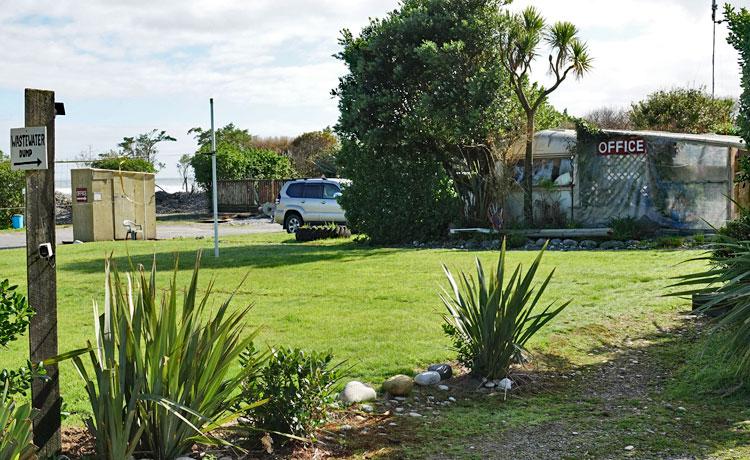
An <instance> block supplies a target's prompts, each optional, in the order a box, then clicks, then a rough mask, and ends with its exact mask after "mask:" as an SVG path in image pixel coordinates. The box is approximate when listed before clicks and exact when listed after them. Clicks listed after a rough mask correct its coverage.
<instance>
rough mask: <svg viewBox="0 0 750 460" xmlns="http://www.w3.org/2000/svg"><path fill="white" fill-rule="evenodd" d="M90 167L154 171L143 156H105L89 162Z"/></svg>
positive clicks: (151, 164) (152, 166) (152, 165)
mask: <svg viewBox="0 0 750 460" xmlns="http://www.w3.org/2000/svg"><path fill="white" fill-rule="evenodd" d="M91 167H92V168H99V169H112V170H115V171H135V172H146V173H155V172H156V168H155V167H154V164H153V163H151V162H150V161H148V160H146V159H145V158H135V157H107V158H101V159H99V160H95V161H92V162H91Z"/></svg>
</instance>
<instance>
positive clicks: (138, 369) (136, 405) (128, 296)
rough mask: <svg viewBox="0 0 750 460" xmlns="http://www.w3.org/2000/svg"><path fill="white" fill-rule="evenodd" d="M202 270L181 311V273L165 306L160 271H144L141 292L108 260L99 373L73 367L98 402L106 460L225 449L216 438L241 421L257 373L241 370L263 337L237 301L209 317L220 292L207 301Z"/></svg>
mask: <svg viewBox="0 0 750 460" xmlns="http://www.w3.org/2000/svg"><path fill="white" fill-rule="evenodd" d="M199 266H200V253H198V254H197V256H196V262H195V269H194V271H193V277H192V280H191V283H190V286H189V287H188V288H187V290H186V291H185V293H184V298H183V301H182V304H181V305H180V306H178V296H177V272H178V264H177V263H175V269H174V272H173V276H172V280H171V283H170V286H169V289H168V290H167V291H166V292H165V293H164V294H163V295H162V296H161V301H160V302H159V301H157V293H158V292H159V290H158V289H157V285H156V262H155V261H154V263H153V266H152V268H151V273H150V276H147V275H146V274H145V273H144V271H143V269H142V267H141V269H140V273H139V274H138V276H136V277H135V279H136V280H137V284H136V287H135V288H133V286H132V282H131V277H130V276H128V277H127V284H126V285H123V282H122V280H121V279H120V276H119V274H118V272H117V270H116V267H115V266H114V262H113V261H112V260H111V259H108V260H107V262H106V273H105V300H104V314H103V315H101V316H99V314H98V307H97V305H96V303H95V304H94V308H95V315H96V317H97V321H96V323H95V331H96V334H95V335H96V341H97V345H96V347H91V345H90V344H89V347H90V350H89V357H90V360H91V365H90V366H86V365H84V364H83V361H82V360H81V359H80V358H79V357H75V358H73V359H74V361H75V364H76V367H77V369H78V371H79V373H80V374H81V376H82V377H83V379H84V381H85V383H86V390H87V392H88V395H89V399H90V401H91V406H92V412H93V418H92V420H90V421H89V423H88V424H89V427H90V430H91V431H92V434H94V436H95V438H96V445H97V453H98V455H99V456H100V457H102V458H107V459H123V458H128V457H129V456H130V455H132V454H133V452H134V451H135V450H136V448H137V447H138V446H140V448H142V449H145V450H147V451H148V452H149V453H150V456H151V457H152V458H155V459H159V460H166V459H173V458H176V457H179V456H180V455H181V454H184V453H185V452H187V451H189V450H190V447H191V446H192V445H193V444H194V442H196V440H198V441H201V442H216V440H215V438H212V437H211V436H210V435H209V434H208V432H210V431H211V430H213V429H215V428H217V427H218V426H220V425H221V424H223V423H225V422H227V421H229V420H231V419H232V417H234V416H236V414H237V409H236V408H237V406H238V404H239V402H240V400H239V397H240V395H239V394H238V393H236V392H235V390H236V388H238V387H239V386H240V384H241V382H246V381H248V380H251V376H250V372H251V370H252V368H251V367H244V368H242V369H240V370H239V371H237V370H236V369H235V364H236V363H237V361H238V359H239V356H240V354H241V353H242V351H243V350H245V349H246V348H247V347H248V346H250V344H251V343H252V341H253V338H254V337H255V332H250V333H247V330H246V327H245V322H246V321H247V319H246V316H247V313H248V311H249V308H250V307H245V308H242V309H239V310H237V311H234V312H230V311H229V302H230V300H231V297H230V299H229V300H227V301H226V302H224V303H223V304H221V306H220V307H219V308H218V309H217V310H216V311H211V314H208V311H207V308H208V306H209V300H210V299H211V296H212V286H213V285H212V283H211V284H209V286H208V287H207V288H206V290H205V293H204V294H203V295H202V296H201V297H200V298H199V297H198V271H199ZM258 359H261V357H258ZM91 368H93V372H94V374H93V376H90V375H89V369H91ZM200 434H202V435H201V436H199V435H200Z"/></svg>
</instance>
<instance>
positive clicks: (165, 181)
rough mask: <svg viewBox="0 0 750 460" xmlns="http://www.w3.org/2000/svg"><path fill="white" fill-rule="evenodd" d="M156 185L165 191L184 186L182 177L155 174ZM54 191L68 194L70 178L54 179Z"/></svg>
mask: <svg viewBox="0 0 750 460" xmlns="http://www.w3.org/2000/svg"><path fill="white" fill-rule="evenodd" d="M156 186H157V187H156V190H164V191H165V192H167V193H175V192H181V191H184V188H183V186H182V179H181V178H179V177H159V176H156ZM188 186H189V185H188ZM55 191H56V192H60V193H64V194H66V195H70V194H71V189H70V179H56V180H55Z"/></svg>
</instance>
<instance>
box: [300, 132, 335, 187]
mask: <svg viewBox="0 0 750 460" xmlns="http://www.w3.org/2000/svg"><path fill="white" fill-rule="evenodd" d="M340 149H341V143H340V142H339V140H338V138H337V137H336V135H335V134H334V133H333V131H332V130H331V129H330V128H326V129H324V130H323V131H311V132H308V133H303V134H300V135H299V136H297V137H296V138H294V140H293V141H292V142H291V144H290V145H289V155H290V156H291V158H292V163H293V165H294V169H295V170H296V171H297V173H299V174H300V175H301V176H303V177H316V176H320V175H324V176H326V177H337V168H336V156H337V155H338V152H339V150H340Z"/></svg>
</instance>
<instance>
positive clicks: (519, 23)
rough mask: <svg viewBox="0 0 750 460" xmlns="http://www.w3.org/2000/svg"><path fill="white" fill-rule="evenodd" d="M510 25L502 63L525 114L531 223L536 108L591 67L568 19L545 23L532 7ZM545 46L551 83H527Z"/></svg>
mask: <svg viewBox="0 0 750 460" xmlns="http://www.w3.org/2000/svg"><path fill="white" fill-rule="evenodd" d="M508 22H509V25H508V27H507V28H506V29H504V30H503V33H502V34H501V44H500V49H501V50H502V56H501V57H502V59H501V62H502V64H503V65H504V66H505V70H506V71H507V73H508V76H509V78H510V83H511V86H512V88H513V91H514V92H515V94H516V96H517V97H518V101H519V103H520V104H521V107H522V109H523V111H524V113H525V115H526V154H525V157H524V171H525V174H524V183H523V188H524V200H523V202H524V206H523V208H524V218H525V220H526V223H527V224H529V225H532V224H533V219H534V213H533V207H532V206H533V195H532V193H533V182H532V174H531V171H532V166H533V162H534V133H535V131H536V126H535V121H536V120H535V119H536V115H537V112H538V111H539V108H540V107H542V106H543V104H544V103H545V102H546V101H547V98H548V97H549V95H550V94H551V93H552V92H554V91H555V90H556V89H557V88H558V87H559V86H560V84H561V83H562V82H563V81H565V79H566V78H567V77H568V76H569V75H574V76H576V77H578V78H580V77H581V76H583V74H584V73H586V72H588V71H589V70H590V69H591V61H592V59H591V57H590V56H589V52H588V49H587V46H586V44H585V43H584V42H583V41H581V40H580V39H579V38H578V29H577V28H576V26H575V25H573V24H571V23H570V22H556V23H554V24H552V25H547V23H546V22H545V19H544V17H542V15H541V14H540V13H539V11H538V10H537V9H536V8H534V7H528V8H526V9H525V10H523V12H521V13H517V14H509V15H508ZM545 44H546V45H547V46H548V48H549V50H550V52H549V54H548V59H547V60H548V62H549V69H548V70H549V73H550V74H551V75H552V77H553V81H552V84H551V85H550V86H548V87H545V86H544V85H542V84H539V83H532V84H530V76H531V75H530V74H531V66H532V64H533V62H534V60H535V58H536V57H537V56H538V55H539V54H540V49H541V47H542V45H545Z"/></svg>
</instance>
